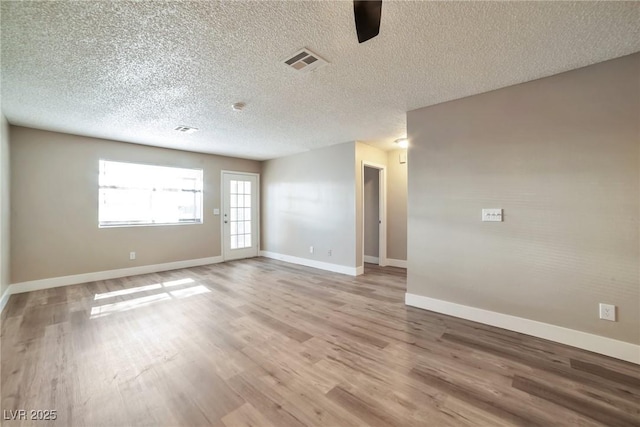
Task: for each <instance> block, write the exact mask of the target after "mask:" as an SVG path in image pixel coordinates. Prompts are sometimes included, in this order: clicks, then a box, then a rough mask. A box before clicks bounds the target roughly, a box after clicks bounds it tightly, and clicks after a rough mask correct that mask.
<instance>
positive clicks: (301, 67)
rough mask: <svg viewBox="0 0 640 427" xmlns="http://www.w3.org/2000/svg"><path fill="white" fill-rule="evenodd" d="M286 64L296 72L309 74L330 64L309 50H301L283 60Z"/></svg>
mask: <svg viewBox="0 0 640 427" xmlns="http://www.w3.org/2000/svg"><path fill="white" fill-rule="evenodd" d="M282 62H284V64H285V65H286V66H288V67H291V68H293V69H294V70H297V71H301V72H304V73H307V72H309V71H313V70H316V69H318V68H320V67H322V66H323V65H327V64H328V62H327V61H325V60H324V59H322V58H320V56H318V55H316V54H315V53H313V52H311V51H310V50H309V49H301V50H299V51H297V52H296V53H294V54H293V55H290V56H289V57H287V58H285V59H283V60H282Z"/></svg>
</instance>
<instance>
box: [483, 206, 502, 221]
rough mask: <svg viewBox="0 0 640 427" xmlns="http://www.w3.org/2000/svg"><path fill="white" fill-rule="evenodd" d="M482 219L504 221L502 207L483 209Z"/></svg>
mask: <svg viewBox="0 0 640 427" xmlns="http://www.w3.org/2000/svg"><path fill="white" fill-rule="evenodd" d="M482 221H492V222H502V209H482Z"/></svg>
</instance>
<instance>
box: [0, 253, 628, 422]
mask: <svg viewBox="0 0 640 427" xmlns="http://www.w3.org/2000/svg"><path fill="white" fill-rule="evenodd" d="M405 287H406V277H405V272H404V270H402V269H397V268H393V267H386V268H380V267H377V266H370V265H367V268H366V274H365V275H363V276H360V277H357V278H353V277H349V276H343V275H339V274H334V273H328V272H324V271H320V270H315V269H312V268H307V267H301V266H296V265H292V264H286V263H282V262H279V261H273V260H268V259H264V258H255V259H250V260H243V261H235V262H229V263H224V264H216V265H211V266H205V267H196V268H189V269H183V270H175V271H171V272H165V273H157V274H148V275H142V276H135V277H127V278H123V279H114V280H107V281H99V282H93V283H87V284H82V285H76V286H68V287H63V288H55V289H48V290H43V291H37V292H30V293H25V294H18V295H13V296H12V297H11V299H10V301H9V303H8V305H7V307H6V308H5V310H4V312H3V315H2V328H1V330H2V335H1V338H0V344H1V346H2V348H1V356H2V361H1V369H2V372H1V374H0V375H1V390H0V391H1V405H2V410H3V413H2V417H3V425H6V426H18V425H21V426H22V425H38V426H45V425H54V426H143V425H144V426H191V425H193V426H219V427H223V426H224V427H236V426H265V427H287V426H298V427H304V426H340V427H341V426H365V425H369V426H460V425H462V426H465V425H466V426H477V425H487V426H507V425H533V426H551V425H581V426H603V425H607V426H640V367H638V366H636V365H633V364H630V363H625V362H622V361H618V360H615V359H611V358H607V357H604V356H599V355H596V354H593V353H589V352H585V351H582V350H578V349H574V348H571V347H567V346H563V345H559V344H555V343H551V342H548V341H545V340H541V339H537V338H532V337H528V336H525V335H521V334H518V333H514V332H509V331H505V330H502V329H497V328H493V327H489V326H485V325H481V324H477V323H473V322H468V321H465V320H461V319H456V318H453V317H448V316H444V315H440V314H436V313H432V312H428V311H424V310H419V309H415V308H411V307H406V306H405V305H404V303H403V301H404V292H405ZM22 409H23V410H26V411H27V413H26V417H27V419H26V420H7V419H6V418H11V417H12V416H15V414H16V412H15V411H16V410H22ZM30 410H55V411H57V412H56V415H57V419H56V420H55V421H34V420H31V419H30V418H31V416H32V415H34V414H32V413H30V412H29V411H30ZM36 415H37V414H36ZM40 415H42V414H40Z"/></svg>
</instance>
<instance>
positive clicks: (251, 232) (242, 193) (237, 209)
mask: <svg viewBox="0 0 640 427" xmlns="http://www.w3.org/2000/svg"><path fill="white" fill-rule="evenodd" d="M223 185H224V191H223V193H224V194H223V197H224V201H225V203H224V213H223V239H224V244H223V246H224V248H223V252H224V259H225V260H229V259H238V258H248V257H252V256H257V255H258V245H257V228H258V227H257V223H258V216H257V205H258V197H257V176H256V175H254V174H240V173H228V172H224V173H223Z"/></svg>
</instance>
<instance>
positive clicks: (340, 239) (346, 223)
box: [261, 142, 356, 267]
mask: <svg viewBox="0 0 640 427" xmlns="http://www.w3.org/2000/svg"><path fill="white" fill-rule="evenodd" d="M354 152H355V150H354V143H352V142H351V143H345V144H339V145H334V146H331V147H326V148H322V149H318V150H314V151H310V152H306V153H302V154H296V155H293V156H288V157H282V158H279V159H274V160H268V161H265V162H263V172H262V180H261V185H262V200H263V202H262V209H261V213H262V249H263V250H265V251H269V252H275V253H278V254H282V255H289V256H294V257H299V258H306V259H311V260H315V261H321V262H326V263H331V264H338V265H343V266H349V267H355V234H354V233H353V228H354V223H355V203H356V202H355V181H354V175H353V164H354V162H355V158H354ZM310 246H314V253H313V254H311V253H309V247H310ZM329 249H331V250H332V255H331V256H330V255H329V254H328V251H329Z"/></svg>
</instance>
